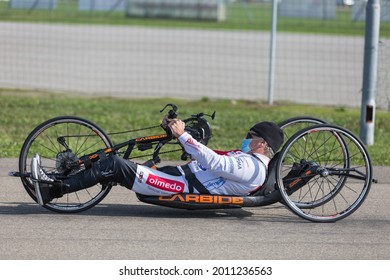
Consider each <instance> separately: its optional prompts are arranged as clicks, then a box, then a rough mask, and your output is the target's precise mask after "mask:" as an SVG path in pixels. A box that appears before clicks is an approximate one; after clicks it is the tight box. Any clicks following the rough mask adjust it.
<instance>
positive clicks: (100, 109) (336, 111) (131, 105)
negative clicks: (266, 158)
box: [0, 89, 390, 165]
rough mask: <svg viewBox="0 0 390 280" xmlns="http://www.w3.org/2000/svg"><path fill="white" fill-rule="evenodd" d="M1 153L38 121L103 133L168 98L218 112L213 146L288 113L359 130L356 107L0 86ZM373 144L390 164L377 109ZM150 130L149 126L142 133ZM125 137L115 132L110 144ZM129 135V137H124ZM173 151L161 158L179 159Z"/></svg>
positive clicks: (376, 155)
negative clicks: (94, 127)
mask: <svg viewBox="0 0 390 280" xmlns="http://www.w3.org/2000/svg"><path fill="white" fill-rule="evenodd" d="M0 99H1V110H0V143H1V147H2V149H1V150H0V157H2V158H4V157H6V158H7V157H8V158H14V157H18V156H19V152H20V149H21V146H22V144H23V142H24V139H25V138H26V137H27V135H28V134H29V133H30V131H32V130H33V129H34V128H35V127H36V126H37V125H38V124H40V123H42V122H43V121H45V120H47V119H49V118H52V117H56V116H60V115H73V116H80V117H83V118H86V119H89V120H91V121H93V122H95V123H96V124H98V125H99V126H100V127H101V128H102V129H103V130H104V131H106V132H115V131H124V130H128V129H136V128H142V127H148V126H154V125H158V124H159V123H160V121H161V119H162V118H163V115H164V113H160V110H161V109H162V108H163V107H164V105H165V104H166V103H175V104H176V105H177V106H178V107H179V116H180V117H181V118H185V117H188V116H189V115H190V114H194V113H198V112H204V113H210V114H211V113H212V112H213V111H216V112H217V114H216V118H215V120H214V121H211V124H212V128H213V135H214V137H213V138H212V140H211V141H210V143H209V146H210V147H211V148H214V149H235V148H238V147H239V145H240V143H241V139H242V137H243V136H244V135H245V134H246V131H247V130H248V129H249V128H250V126H251V125H252V124H254V123H256V122H259V121H262V120H271V121H274V122H280V121H283V120H285V119H287V118H290V117H295V116H302V115H309V116H314V117H318V118H321V119H324V120H327V121H329V122H331V123H334V124H337V125H341V126H343V127H345V128H347V129H349V130H351V131H352V132H354V133H355V134H357V135H359V120H360V110H359V109H351V108H339V107H319V106H307V105H300V104H276V105H272V106H270V105H266V104H264V103H262V102H255V101H251V102H250V101H240V100H238V101H232V100H210V99H208V98H203V99H201V100H179V99H120V98H87V97H77V96H74V95H65V94H54V93H45V92H29V91H17V90H5V89H3V90H1V89H0ZM375 124H376V127H375V144H374V145H372V146H369V147H368V150H369V152H370V155H371V158H372V161H373V164H374V165H390V158H389V154H390V145H389V144H388V139H390V121H389V113H387V112H384V111H377V112H376V121H375ZM142 133H145V134H148V132H147V131H145V132H142ZM123 137H125V136H120V135H113V136H112V140H113V141H114V143H118V142H119V141H122V140H124V139H125V138H123ZM126 137H127V136H126ZM177 156H178V155H177V154H176V155H174V154H172V155H171V156H170V155H167V156H166V157H164V159H174V158H175V157H176V158H177Z"/></svg>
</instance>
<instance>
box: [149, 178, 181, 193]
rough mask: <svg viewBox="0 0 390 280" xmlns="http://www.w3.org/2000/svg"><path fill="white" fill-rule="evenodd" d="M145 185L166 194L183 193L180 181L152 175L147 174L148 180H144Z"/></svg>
mask: <svg viewBox="0 0 390 280" xmlns="http://www.w3.org/2000/svg"><path fill="white" fill-rule="evenodd" d="M146 184H148V185H149V186H152V187H154V188H157V189H160V190H164V191H168V192H179V193H180V192H183V191H184V183H182V182H180V181H175V180H170V179H167V178H163V177H159V176H156V175H154V174H149V176H148V178H147V179H146Z"/></svg>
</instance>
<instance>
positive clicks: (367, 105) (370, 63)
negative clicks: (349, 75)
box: [360, 0, 380, 145]
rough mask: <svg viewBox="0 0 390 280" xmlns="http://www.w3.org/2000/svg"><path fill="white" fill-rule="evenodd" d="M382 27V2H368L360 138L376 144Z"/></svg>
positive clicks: (375, 0)
mask: <svg viewBox="0 0 390 280" xmlns="http://www.w3.org/2000/svg"><path fill="white" fill-rule="evenodd" d="M379 27H380V0H368V2H367V6H366V27H365V38H364V40H365V41H364V65H363V92H362V105H361V115H360V138H361V140H362V141H363V142H364V143H365V144H367V145H373V144H374V123H375V93H376V82H377V64H378V47H379Z"/></svg>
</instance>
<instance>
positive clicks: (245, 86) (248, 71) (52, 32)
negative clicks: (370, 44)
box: [0, 0, 390, 108]
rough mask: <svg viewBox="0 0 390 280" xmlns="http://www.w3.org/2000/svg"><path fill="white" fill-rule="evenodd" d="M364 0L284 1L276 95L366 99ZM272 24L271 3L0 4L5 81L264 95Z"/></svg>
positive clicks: (389, 30)
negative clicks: (363, 87) (363, 97)
mask: <svg viewBox="0 0 390 280" xmlns="http://www.w3.org/2000/svg"><path fill="white" fill-rule="evenodd" d="M365 3H366V2H365V1H364V0H360V1H358V0H355V1H341V0H279V1H278V18H277V33H276V34H275V36H276V48H275V50H276V52H275V79H274V91H273V100H274V101H276V102H280V101H292V102H300V103H307V104H328V105H338V106H354V107H359V106H360V103H361V88H362V76H363V53H364V13H365ZM389 4H390V1H388V0H382V1H381V8H382V23H381V44H380V52H379V60H380V64H379V73H378V81H379V82H378V93H377V102H378V105H379V106H380V107H384V108H387V104H388V99H389V94H387V88H388V87H387V83H388V80H389V78H388V68H389V63H386V61H388V60H389V56H390V55H389V52H390V50H389V48H388V44H389V41H388V37H389V36H390V23H389V22H388V21H389V16H387V15H390V5H389ZM271 23H272V1H265V0H263V1H260V0H246V1H243V0H241V1H234V0H225V1H224V0H0V38H1V44H0V61H1V63H0V73H1V74H0V87H3V88H4V87H7V88H27V89H44V90H55V91H65V92H76V93H82V94H97V95H110V96H130V97H157V96H172V97H180V98H204V97H207V98H223V99H248V100H265V101H266V100H267V99H268V93H269V92H268V88H269V82H270V81H269V65H270V38H271V31H270V30H271Z"/></svg>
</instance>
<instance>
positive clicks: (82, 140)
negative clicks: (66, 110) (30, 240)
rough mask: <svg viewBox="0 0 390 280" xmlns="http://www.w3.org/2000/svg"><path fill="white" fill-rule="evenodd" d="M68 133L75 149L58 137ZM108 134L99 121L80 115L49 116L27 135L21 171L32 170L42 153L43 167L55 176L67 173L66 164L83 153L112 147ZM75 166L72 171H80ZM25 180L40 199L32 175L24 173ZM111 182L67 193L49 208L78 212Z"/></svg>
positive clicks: (101, 194) (99, 196)
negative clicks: (66, 147)
mask: <svg viewBox="0 0 390 280" xmlns="http://www.w3.org/2000/svg"><path fill="white" fill-rule="evenodd" d="M59 137H64V138H65V139H66V141H68V143H67V145H68V146H69V148H70V149H71V152H69V151H64V149H65V147H64V146H63V145H61V144H60V143H59V141H58V139H59ZM112 146H113V144H112V142H111V140H110V139H109V137H108V136H107V134H106V133H105V132H104V131H103V130H102V129H101V128H100V127H98V126H97V125H96V124H94V123H93V122H91V121H88V120H86V119H83V118H80V117H71V116H61V117H56V118H52V119H49V120H47V121H45V122H43V123H41V124H40V125H38V126H37V127H36V128H35V129H34V130H32V131H31V133H30V134H29V135H28V137H27V138H26V140H25V142H24V144H23V146H22V149H21V152H20V155H19V172H20V173H21V174H29V173H30V172H31V166H30V162H31V158H32V157H33V155H34V154H39V155H40V157H41V160H42V167H43V168H44V170H45V171H46V172H47V173H48V175H52V176H54V177H58V176H62V175H64V172H65V170H64V167H63V166H64V164H65V163H66V162H68V161H76V160H77V159H79V158H80V157H81V156H83V155H85V154H88V153H92V152H95V151H97V150H99V149H103V148H108V147H112ZM81 170H82V169H75V170H73V171H71V172H69V171H67V173H69V175H70V176H71V175H72V172H73V173H77V172H80V171H81ZM21 181H22V183H23V186H24V188H25V190H26V191H27V193H28V194H29V195H30V197H31V198H32V199H33V200H34V201H36V202H37V198H36V195H35V188H34V185H33V184H32V182H31V178H30V177H29V176H22V177H21ZM110 189H111V186H110V185H100V184H97V185H95V186H93V187H91V188H88V189H85V190H80V191H77V192H74V193H70V194H65V195H64V196H63V197H62V198H58V199H55V200H53V201H51V202H50V203H48V204H46V205H44V207H45V208H47V209H49V210H52V211H55V212H59V213H77V212H81V211H84V210H87V209H89V208H91V207H93V206H95V205H96V204H98V203H99V202H100V201H101V200H102V199H104V197H105V196H106V195H107V194H108V193H109V191H110Z"/></svg>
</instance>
